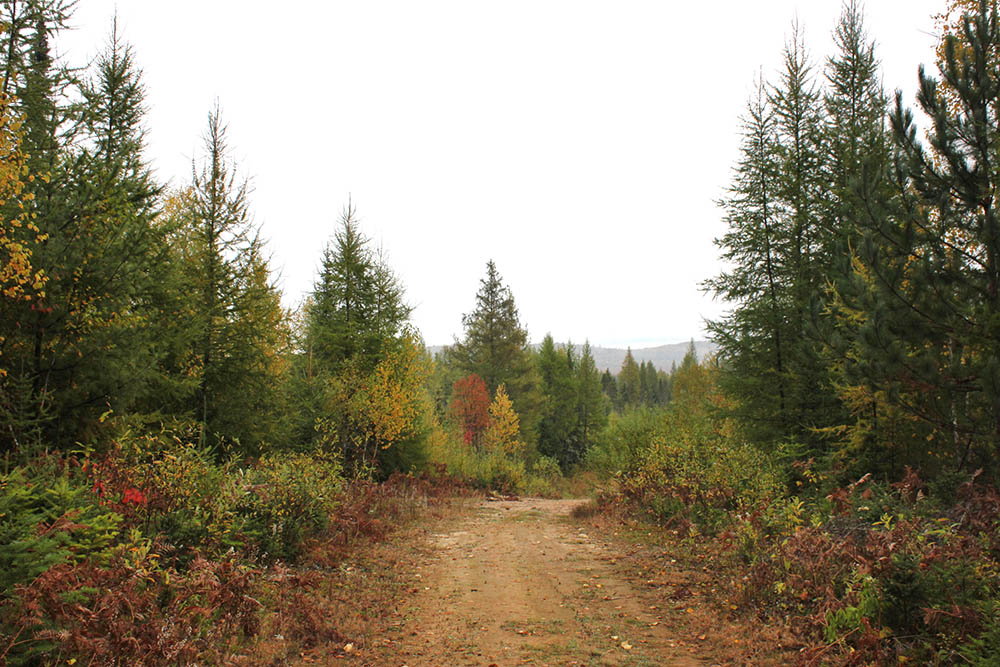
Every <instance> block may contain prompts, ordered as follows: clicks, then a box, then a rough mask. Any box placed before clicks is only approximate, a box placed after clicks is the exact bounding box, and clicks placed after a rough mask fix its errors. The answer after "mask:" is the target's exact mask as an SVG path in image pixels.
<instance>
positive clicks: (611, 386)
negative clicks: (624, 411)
mask: <svg viewBox="0 0 1000 667" xmlns="http://www.w3.org/2000/svg"><path fill="white" fill-rule="evenodd" d="M601 390H602V391H603V392H604V395H605V396H606V397H607V398H608V409H609V411H610V409H611V408H620V407H621V406H620V405H619V403H618V381H617V380H616V379H615V376H614V375H612V374H611V371H610V370H606V371H604V373H602V374H601Z"/></svg>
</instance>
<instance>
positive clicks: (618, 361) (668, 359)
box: [427, 340, 715, 373]
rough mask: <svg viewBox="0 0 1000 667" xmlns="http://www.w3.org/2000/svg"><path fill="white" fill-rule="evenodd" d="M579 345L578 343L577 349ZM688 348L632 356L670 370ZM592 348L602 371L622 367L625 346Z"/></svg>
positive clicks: (708, 348)
mask: <svg viewBox="0 0 1000 667" xmlns="http://www.w3.org/2000/svg"><path fill="white" fill-rule="evenodd" d="M443 347H444V346H443V345H432V346H430V347H428V348H427V349H428V351H429V352H430V353H431V355H435V354H437V353H438V352H440V351H441V350H442V349H443ZM533 347H535V348H536V349H537V348H538V344H537V343H536V344H535V345H533ZM579 347H580V346H579V345H577V349H579ZM687 348H688V343H673V344H671V345H659V346H657V347H644V348H638V349H635V350H632V356H633V357H634V358H635V360H636V363H640V364H641V363H642V362H644V361H651V362H653V365H654V366H656V367H657V368H658V369H660V370H664V371H669V370H670V366H671V364H675V363H676V364H680V363H681V360H682V359H684V354H685V353H686V352H687ZM590 350H591V352H592V353H593V355H594V364H595V365H596V366H597V368H598V370H600V371H601V372H602V373H603V372H604V371H611V372H612V373H617V372H618V371H619V370H620V369H621V367H622V362H624V361H625V352H626V349H625V348H617V347H591V348H590ZM694 351H695V352H697V353H698V359H703V358H704V357H705V356H706V355H709V354H712V353H713V352H715V343H712V342H711V341H707V340H696V341H695V342H694Z"/></svg>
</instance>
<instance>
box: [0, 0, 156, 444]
mask: <svg viewBox="0 0 1000 667" xmlns="http://www.w3.org/2000/svg"><path fill="white" fill-rule="evenodd" d="M71 8H72V5H71V3H64V2H27V3H8V4H7V5H5V6H4V10H5V11H6V12H7V18H8V19H9V20H10V21H11V25H12V29H11V32H10V33H9V34H8V35H6V37H7V40H8V41H7V44H6V47H7V48H6V49H5V50H4V52H3V54H2V56H0V57H4V58H5V62H4V68H5V85H6V86H7V88H8V90H14V91H15V92H16V93H17V99H18V100H19V102H18V104H19V107H20V111H21V113H22V114H23V116H24V134H23V138H24V148H25V150H26V151H27V152H28V153H29V155H30V157H29V159H28V161H27V164H26V168H27V169H28V171H29V172H30V173H33V174H37V176H38V177H37V178H34V179H33V180H32V181H31V182H30V186H29V190H30V195H31V200H30V201H31V204H30V216H31V217H32V219H33V220H34V222H35V224H36V225H37V226H38V228H39V230H40V232H41V234H42V236H43V238H44V239H45V240H44V242H43V243H41V244H40V245H39V246H38V248H37V253H35V256H34V262H35V264H36V265H37V266H38V268H39V269H40V270H42V271H43V272H44V273H45V275H47V276H48V278H49V279H48V281H47V285H46V290H45V296H44V299H42V300H40V301H39V303H37V304H36V307H35V308H34V309H32V310H31V311H30V312H28V311H25V312H22V313H20V314H19V315H18V316H17V320H18V321H19V322H21V327H20V328H19V331H18V339H17V340H16V341H14V343H15V344H14V347H15V348H16V349H17V354H18V356H19V357H20V359H19V362H18V364H17V365H18V374H17V382H19V383H20V386H21V390H20V391H19V392H17V394H18V402H19V405H14V404H9V405H8V406H7V408H5V409H12V410H13V412H15V413H20V414H21V415H22V416H25V417H26V418H21V419H18V420H17V421H19V422H20V423H22V424H32V423H33V424H34V425H35V426H34V430H35V432H37V433H41V432H44V433H45V436H46V439H47V440H48V441H50V442H51V443H54V444H58V445H63V444H72V443H73V442H75V440H76V439H77V438H78V437H79V432H80V429H82V428H85V427H87V426H89V425H93V424H95V423H96V421H97V418H98V416H99V415H100V414H101V413H103V412H105V411H107V410H108V408H109V406H110V407H111V408H112V409H113V410H116V411H122V410H128V409H132V408H134V407H135V405H136V403H137V401H139V400H140V399H141V398H142V397H144V396H149V395H151V394H152V393H153V389H152V385H153V384H154V383H155V381H156V379H157V377H158V376H157V373H156V369H157V367H158V365H157V363H156V353H155V350H154V347H155V345H156V341H155V338H154V337H153V336H152V335H151V334H150V330H151V328H150V327H149V326H148V325H149V323H150V322H153V321H155V320H156V319H158V318H157V312H156V308H155V307H154V305H153V303H152V301H153V299H152V295H153V292H154V291H155V290H156V289H157V285H158V282H159V280H160V276H159V268H158V267H162V265H163V264H162V261H161V260H162V258H163V255H164V252H165V243H164V235H163V234H162V233H161V232H160V230H158V229H156V228H155V226H154V225H153V222H152V220H153V213H154V209H155V206H156V203H157V198H158V195H159V187H158V186H157V185H156V184H155V183H154V181H153V178H152V176H151V175H150V172H149V169H148V167H147V165H146V162H145V159H144V156H143V133H142V119H143V114H144V104H143V88H142V83H141V73H140V72H139V71H138V69H137V68H136V67H135V66H134V63H133V60H132V55H131V50H130V49H129V47H127V46H126V45H124V44H123V43H122V42H121V41H120V40H119V39H118V37H117V33H116V32H114V31H113V33H112V38H111V40H110V42H109V44H108V47H107V49H106V50H105V51H104V52H103V53H102V54H101V55H100V57H99V58H98V60H97V62H96V64H95V67H94V72H93V74H92V75H91V77H90V78H89V80H87V81H84V82H83V83H82V84H79V86H78V85H77V84H78V82H77V81H76V80H75V79H74V78H73V77H71V76H70V74H69V73H68V72H67V70H66V69H65V68H64V67H62V66H61V65H60V64H59V63H57V62H55V61H54V59H53V58H52V55H51V50H50V46H49V43H50V41H51V38H52V37H53V36H54V35H55V34H56V33H57V32H58V31H59V30H60V29H61V28H62V27H63V26H64V25H65V23H66V21H67V20H68V18H69V11H70V9H71ZM76 91H79V92H80V97H81V98H82V99H81V100H80V101H79V102H78V103H77V100H76V99H75V97H76V96H75V93H76ZM70 102H72V103H70ZM4 419H6V417H4ZM8 425H9V424H8ZM38 429H41V430H40V431H39V430H38ZM3 431H4V432H5V433H10V432H12V430H11V428H4V429H3Z"/></svg>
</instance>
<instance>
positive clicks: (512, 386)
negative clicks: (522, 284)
mask: <svg viewBox="0 0 1000 667" xmlns="http://www.w3.org/2000/svg"><path fill="white" fill-rule="evenodd" d="M462 326H463V327H464V329H465V334H464V337H463V339H462V340H461V341H459V340H456V341H455V343H454V345H452V346H451V347H450V349H449V358H450V360H451V362H452V363H453V364H455V365H456V366H457V367H458V368H459V369H461V370H462V372H464V373H466V374H469V373H475V374H476V375H478V376H479V377H481V378H482V379H483V381H484V382H485V383H486V387H487V389H488V390H489V391H490V393H496V389H497V387H499V386H500V385H501V384H502V385H504V386H505V387H506V390H507V393H508V395H509V396H510V399H511V401H513V403H514V409H515V410H516V411H517V413H518V414H519V415H520V419H521V432H522V434H523V435H524V437H525V438H526V439H528V441H529V442H533V441H534V431H535V428H536V424H537V421H538V414H539V407H540V406H539V402H540V399H539V396H538V389H537V376H536V374H535V369H534V366H533V364H532V362H531V355H530V351H529V349H528V332H527V331H526V330H525V329H524V327H523V326H522V325H521V321H520V319H519V317H518V312H517V306H516V305H515V304H514V296H513V294H511V291H510V288H509V287H507V286H506V285H504V284H503V279H502V278H501V276H500V273H499V272H498V271H497V268H496V264H494V263H493V261H492V260H490V261H489V262H487V264H486V277H485V278H483V279H482V280H481V281H480V287H479V292H478V293H477V294H476V307H475V308H474V309H473V310H472V312H470V313H468V314H465V315H463V316H462Z"/></svg>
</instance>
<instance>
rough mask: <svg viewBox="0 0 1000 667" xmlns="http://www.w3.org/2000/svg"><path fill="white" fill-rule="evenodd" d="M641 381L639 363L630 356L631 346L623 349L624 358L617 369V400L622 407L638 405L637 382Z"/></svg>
mask: <svg viewBox="0 0 1000 667" xmlns="http://www.w3.org/2000/svg"><path fill="white" fill-rule="evenodd" d="M640 381H641V377H640V373H639V364H637V363H636V362H635V357H633V356H632V348H631V347H629V348H628V349H627V350H626V351H625V360H624V361H622V367H621V370H619V371H618V402H619V404H620V405H621V406H622V407H623V408H632V407H636V406H637V405H639V383H640Z"/></svg>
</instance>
